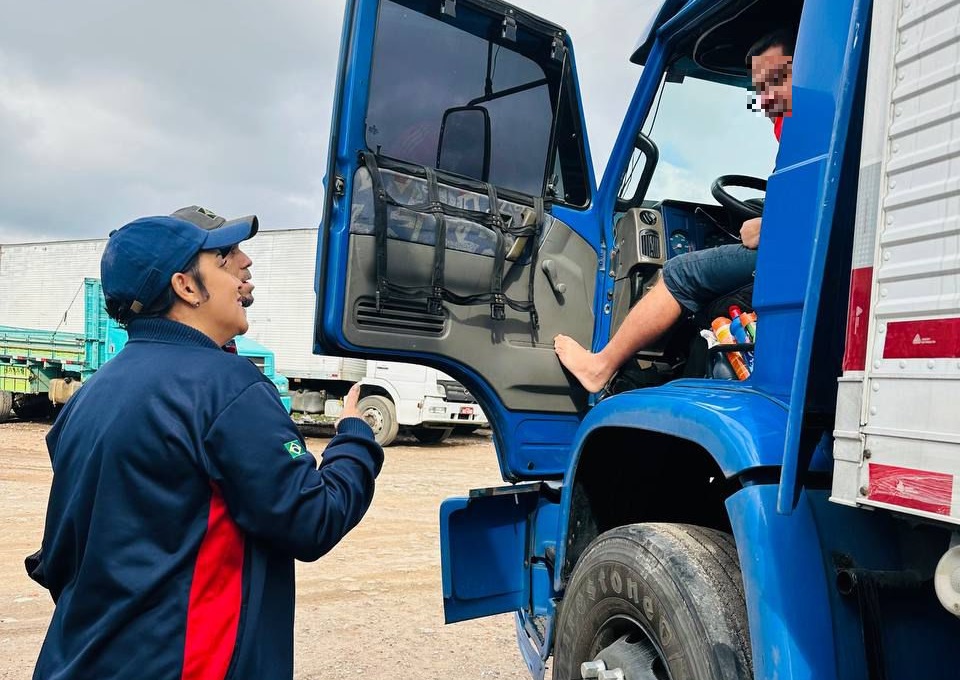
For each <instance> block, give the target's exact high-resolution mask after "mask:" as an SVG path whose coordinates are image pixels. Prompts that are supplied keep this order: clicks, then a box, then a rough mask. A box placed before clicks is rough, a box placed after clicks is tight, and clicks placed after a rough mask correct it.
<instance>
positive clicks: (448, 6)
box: [440, 0, 457, 19]
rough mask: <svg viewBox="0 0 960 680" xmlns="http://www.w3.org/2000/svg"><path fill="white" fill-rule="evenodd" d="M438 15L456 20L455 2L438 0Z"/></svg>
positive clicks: (455, 0) (454, 0) (452, 0)
mask: <svg viewBox="0 0 960 680" xmlns="http://www.w3.org/2000/svg"><path fill="white" fill-rule="evenodd" d="M440 14H445V15H447V16H448V17H451V18H453V19H456V18H457V0H440Z"/></svg>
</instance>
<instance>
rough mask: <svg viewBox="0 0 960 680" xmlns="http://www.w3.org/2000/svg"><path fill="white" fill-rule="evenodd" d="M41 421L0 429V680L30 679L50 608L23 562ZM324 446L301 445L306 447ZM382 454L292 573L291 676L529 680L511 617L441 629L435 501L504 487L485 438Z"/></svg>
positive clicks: (40, 466)
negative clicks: (347, 508) (318, 545)
mask: <svg viewBox="0 0 960 680" xmlns="http://www.w3.org/2000/svg"><path fill="white" fill-rule="evenodd" d="M48 427H49V425H47V424H41V423H18V422H8V423H3V424H0V500H2V503H0V527H2V540H0V678H3V679H7V678H9V679H11V680H12V679H17V680H19V679H22V678H29V677H30V676H31V672H32V669H33V664H34V661H35V660H36V657H37V653H38V651H39V649H40V645H41V643H42V641H43V636H44V633H45V631H46V628H47V624H48V622H49V619H50V614H51V612H52V611H53V603H52V602H51V600H50V597H49V596H48V595H47V593H46V591H44V590H42V589H41V588H40V587H39V586H37V585H36V584H34V583H33V582H32V581H30V580H29V579H28V578H27V576H26V574H25V573H24V570H23V558H24V556H25V555H27V554H29V553H31V552H33V551H34V550H35V549H36V548H37V547H38V546H39V541H40V535H41V532H42V528H43V516H44V511H45V508H46V503H47V494H48V491H49V485H50V478H51V473H50V463H49V459H48V458H47V452H46V447H45V445H44V441H43V437H44V435H45V434H46V432H47V429H48ZM325 443H326V440H325V439H323V438H309V439H308V440H307V444H308V446H309V447H310V449H311V450H313V451H320V450H322V449H323V447H324V445H325ZM414 444H415V441H414V440H413V439H412V438H411V439H406V438H401V439H400V440H398V443H397V444H396V445H394V446H391V447H390V448H388V449H387V456H386V463H385V464H384V468H383V472H382V474H381V475H380V478H379V481H378V487H377V495H376V498H375V499H374V501H373V505H372V507H371V509H370V511H369V512H368V513H367V516H366V517H365V518H364V520H363V521H362V522H361V523H360V526H359V527H358V528H357V529H355V530H354V531H353V533H351V534H350V535H349V536H348V537H347V538H346V539H345V540H344V541H343V542H342V543H341V544H340V545H339V546H337V547H336V548H335V549H334V550H333V551H332V552H331V553H330V554H329V555H327V556H326V557H324V558H322V559H321V560H320V561H318V562H315V563H313V564H298V565H297V620H296V661H295V668H296V671H295V675H296V677H297V678H303V679H310V680H321V679H323V680H326V679H329V680H342V679H343V678H377V679H390V678H408V677H409V678H425V679H432V678H438V679H439V678H457V679H461V678H463V679H473V678H516V679H518V680H519V679H521V678H528V677H529V675H528V673H527V671H526V669H525V667H524V664H523V661H522V659H521V658H520V654H519V652H518V651H517V646H516V641H515V638H514V627H513V617H512V615H510V614H504V615H501V616H496V617H491V618H488V619H481V620H478V621H468V622H465V623H459V624H454V625H450V626H445V625H444V624H443V611H442V594H441V587H440V544H439V538H438V528H437V516H438V510H439V506H440V502H441V501H442V500H443V499H444V498H446V497H448V496H454V495H461V494H464V493H465V492H466V491H467V490H468V489H471V488H474V487H479V486H493V485H499V484H501V483H502V482H501V479H500V473H499V470H498V468H497V462H496V456H495V454H494V451H493V445H492V444H491V442H490V437H489V435H484V434H483V433H482V432H480V433H475V434H473V435H469V436H465V437H454V438H451V439H449V440H447V441H446V442H444V443H442V444H439V445H435V446H415V445H414Z"/></svg>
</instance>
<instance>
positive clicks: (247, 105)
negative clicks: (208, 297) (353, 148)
mask: <svg viewBox="0 0 960 680" xmlns="http://www.w3.org/2000/svg"><path fill="white" fill-rule="evenodd" d="M516 4H519V5H520V6H521V7H523V8H524V9H527V10H529V11H531V12H533V13H535V14H539V15H540V16H543V17H545V18H547V19H550V20H552V21H554V22H555V23H558V24H560V25H562V26H564V27H565V28H567V29H568V30H569V31H570V33H571V35H572V37H573V42H574V47H575V50H576V54H577V62H578V70H579V73H580V82H581V85H582V88H583V98H584V109H585V116H586V119H587V127H588V135H589V138H590V141H591V146H592V150H593V156H594V162H595V165H596V166H597V170H598V174H599V173H600V172H602V167H603V163H604V161H605V160H606V157H607V155H608V153H609V151H610V147H611V146H612V145H613V140H614V138H615V137H616V134H617V132H618V130H619V122H620V120H621V118H622V116H623V113H624V110H625V109H626V106H627V103H628V101H629V98H630V96H631V94H632V91H633V88H634V85H635V83H636V80H637V78H638V77H639V74H640V71H641V69H640V67H638V66H635V65H632V64H630V63H629V54H630V52H631V50H632V48H633V47H634V45H635V43H636V40H637V37H638V34H639V32H640V31H641V30H642V28H643V26H644V25H645V22H646V21H647V19H648V18H649V16H650V14H651V13H652V12H653V10H654V9H655V7H656V6H658V5H659V2H654V1H651V0H631V1H630V2H627V1H626V0H604V2H602V3H601V2H599V1H594V2H583V1H577V0H521V1H520V2H519V3H516ZM0 8H2V10H3V14H2V15H3V17H4V19H3V21H2V22H0V243H17V242H24V241H41V240H50V239H66V238H96V237H103V236H105V235H106V234H107V233H108V232H109V231H110V230H111V229H113V228H115V227H118V226H120V225H122V224H124V223H125V222H127V221H129V220H130V219H133V218H135V217H138V216H140V215H145V214H157V213H167V212H170V211H172V210H174V209H176V208H179V207H181V206H184V205H189V204H193V203H199V204H202V205H205V206H208V207H210V208H212V209H214V210H216V211H217V212H220V213H221V214H224V215H227V216H235V215H243V214H248V213H256V214H258V215H259V216H260V219H261V224H262V225H263V227H264V228H267V229H276V228H290V227H308V226H311V227H312V226H317V224H318V223H319V221H320V217H321V206H322V204H323V186H322V177H323V174H324V170H325V163H326V153H327V134H328V129H329V124H330V115H331V106H332V101H333V100H332V96H333V87H334V79H335V74H336V65H337V54H338V49H339V40H340V28H341V22H342V19H343V2H340V1H336V0H334V1H331V0H272V1H271V2H262V0H258V1H257V2H253V1H251V0H233V1H231V2H203V1H199V2H198V1H197V0H192V1H190V2H188V1H187V0H165V1H164V2H156V1H155V0H154V1H152V2H144V1H142V0H123V1H121V0H84V1H83V2H54V1H53V0H31V1H30V2H22V1H20V0H17V1H16V2H14V1H13V0H0Z"/></svg>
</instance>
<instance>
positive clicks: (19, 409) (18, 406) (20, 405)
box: [13, 394, 53, 420]
mask: <svg viewBox="0 0 960 680" xmlns="http://www.w3.org/2000/svg"><path fill="white" fill-rule="evenodd" d="M52 411H53V404H51V403H50V399H48V398H47V395H46V394H18V395H17V396H16V397H14V399H13V412H14V413H16V414H17V417H18V418H20V419H21V420H35V419H39V418H46V417H47V416H49V415H50V413H51V412H52Z"/></svg>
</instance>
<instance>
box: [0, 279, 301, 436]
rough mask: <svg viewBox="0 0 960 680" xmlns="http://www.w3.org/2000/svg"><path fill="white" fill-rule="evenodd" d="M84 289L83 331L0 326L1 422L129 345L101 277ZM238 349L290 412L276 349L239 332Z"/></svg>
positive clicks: (66, 393)
mask: <svg viewBox="0 0 960 680" xmlns="http://www.w3.org/2000/svg"><path fill="white" fill-rule="evenodd" d="M83 290H84V329H83V332H82V333H77V332H69V331H62V330H59V329H56V330H52V331H51V330H41V329H35V328H18V327H13V326H0V422H3V421H4V420H7V419H8V418H9V417H10V415H11V414H13V413H16V414H17V415H18V416H19V417H22V418H30V417H35V416H37V415H42V414H44V413H46V412H48V411H49V410H50V409H51V408H53V407H56V406H59V405H61V404H64V403H66V401H67V400H68V399H69V398H70V397H71V396H73V395H74V394H75V393H76V391H77V390H78V389H80V387H81V385H83V383H84V381H85V380H87V379H88V378H89V377H90V376H91V375H93V374H94V373H95V372H96V371H97V369H99V368H100V367H101V366H103V364H104V363H106V362H107V361H108V360H109V359H110V358H111V357H113V356H114V355H116V353H117V352H119V351H120V350H121V349H122V348H123V346H124V345H125V344H126V342H127V333H126V331H125V330H124V329H123V328H121V327H120V326H119V325H118V324H117V323H116V321H114V320H113V319H111V318H110V317H109V316H107V313H106V309H105V306H104V302H103V292H102V290H101V288H100V281H99V280H98V279H92V278H87V279H84V281H83ZM237 353H238V354H240V355H241V356H245V357H247V358H249V359H250V360H251V361H253V362H254V363H255V364H256V365H257V367H258V368H259V369H260V370H261V371H262V372H263V373H264V375H266V376H267V377H268V378H270V380H271V381H272V382H273V383H274V385H276V386H277V389H278V391H279V392H280V398H281V401H283V404H284V406H285V407H286V408H287V411H289V410H290V401H291V399H290V396H289V394H288V392H289V388H288V383H287V379H286V378H285V377H284V376H282V375H279V374H278V373H276V370H275V367H274V366H275V365H274V357H273V352H271V351H270V350H269V349H267V348H266V347H263V346H262V345H259V344H258V343H256V342H254V341H252V340H249V339H247V338H243V337H240V338H238V339H237Z"/></svg>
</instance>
